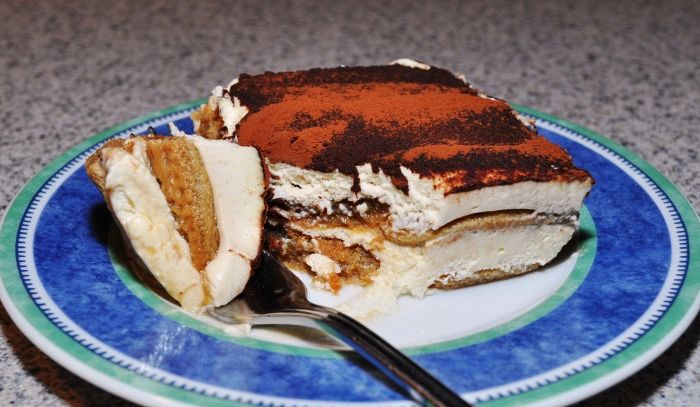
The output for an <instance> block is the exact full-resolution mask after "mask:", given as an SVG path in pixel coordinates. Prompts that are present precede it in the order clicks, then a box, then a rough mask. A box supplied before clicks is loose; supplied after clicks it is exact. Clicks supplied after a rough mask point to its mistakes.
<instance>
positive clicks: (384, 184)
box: [192, 59, 593, 315]
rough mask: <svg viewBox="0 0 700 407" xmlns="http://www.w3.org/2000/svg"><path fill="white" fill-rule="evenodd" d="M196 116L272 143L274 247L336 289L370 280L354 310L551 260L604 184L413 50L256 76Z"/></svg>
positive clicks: (259, 144) (223, 133)
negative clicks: (378, 59)
mask: <svg viewBox="0 0 700 407" xmlns="http://www.w3.org/2000/svg"><path fill="white" fill-rule="evenodd" d="M192 117H193V120H194V122H195V132H196V133H197V134H200V135H201V136H203V137H206V138H209V139H232V140H234V141H235V142H237V143H238V144H240V145H241V146H252V147H255V148H257V149H259V150H260V153H261V155H262V156H263V157H264V160H265V162H266V164H267V166H268V168H269V172H270V185H269V187H270V190H271V198H270V200H269V202H268V206H269V208H268V223H267V226H266V245H267V247H268V249H269V250H271V251H272V252H273V253H275V254H276V255H277V256H279V257H280V258H281V259H282V260H283V261H284V262H285V263H286V264H287V265H289V266H291V267H292V268H296V269H301V270H305V271H307V272H309V273H311V274H312V275H313V276H314V278H315V280H316V281H317V282H318V283H319V284H321V285H323V286H324V287H326V288H328V289H330V290H332V291H338V290H340V289H341V287H342V286H343V285H345V284H349V283H352V284H360V285H365V286H367V289H366V292H365V294H363V296H362V297H361V298H359V299H357V300H356V301H353V302H352V303H348V304H346V305H345V306H344V310H345V311H346V312H350V313H351V314H353V315H361V314H368V313H372V312H375V311H380V310H383V309H387V308H388V307H390V306H391V305H392V304H393V303H394V302H395V300H396V298H397V297H398V296H399V295H402V294H411V295H414V296H418V297H420V296H422V295H424V294H425V293H426V291H427V290H428V289H430V288H456V287H462V286H467V285H473V284H480V283H485V282H489V281H493V280H498V279H503V278H509V277H512V276H516V275H519V274H523V273H526V272H529V271H532V270H535V269H537V268H540V267H542V266H543V265H545V264H547V263H548V262H550V261H551V260H552V259H553V258H554V257H555V256H556V255H557V254H558V253H559V251H560V250H561V249H562V247H563V246H564V245H565V244H566V243H567V242H568V241H569V240H570V239H571V238H572V236H573V234H574V232H575V231H576V229H577V226H578V213H579V210H580V208H581V205H582V201H583V199H584V197H585V196H586V195H587V194H588V192H589V190H590V188H591V186H592V184H593V179H592V178H591V176H590V174H589V173H588V172H586V171H585V170H583V169H580V168H577V167H576V166H575V165H574V164H573V163H572V160H571V157H570V156H569V155H568V153H567V152H566V151H565V150H564V149H562V148H561V147H559V146H557V145H555V144H553V143H551V142H549V141H548V140H546V139H545V138H543V137H541V136H539V135H538V134H537V132H536V129H535V128H534V125H533V124H532V123H530V122H528V121H527V120H526V119H524V118H523V117H521V116H520V115H518V114H517V113H516V112H515V111H514V110H513V109H512V108H511V106H510V105H509V104H508V103H506V102H505V101H503V100H499V99H496V98H493V97H490V96H488V95H486V94H484V93H482V92H480V91H478V90H476V89H474V88H472V87H471V86H470V85H469V84H468V83H466V82H465V81H464V79H463V78H462V77H459V76H456V75H454V74H452V73H451V72H449V71H446V70H444V69H440V68H436V67H433V66H429V65H426V64H423V63H419V62H416V61H412V60H405V59H404V60H398V61H396V62H395V63H393V64H392V65H385V66H370V67H339V68H325V69H324V68H319V69H311V70H307V71H298V72H281V73H273V72H266V73H263V74H260V75H247V74H243V75H241V76H240V77H238V78H237V79H235V80H234V81H232V82H231V83H230V84H229V85H228V86H226V87H220V86H219V87H216V88H215V89H214V91H213V93H212V96H211V97H210V98H209V101H208V103H207V104H206V105H204V106H202V107H201V108H200V109H199V110H198V111H196V112H195V113H193V115H192Z"/></svg>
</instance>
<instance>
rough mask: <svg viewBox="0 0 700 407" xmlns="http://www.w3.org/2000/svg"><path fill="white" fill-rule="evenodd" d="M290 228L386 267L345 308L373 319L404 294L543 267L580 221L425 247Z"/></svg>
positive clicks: (466, 235) (446, 238) (459, 235)
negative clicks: (362, 252) (358, 250)
mask: <svg viewBox="0 0 700 407" xmlns="http://www.w3.org/2000/svg"><path fill="white" fill-rule="evenodd" d="M289 226H290V227H293V228H294V229H296V230H298V231H300V232H302V233H304V234H306V235H308V236H312V237H325V238H335V239H340V240H342V241H343V243H344V244H345V245H346V246H352V245H360V246H362V247H363V248H365V249H366V250H368V251H370V252H371V253H372V255H373V256H374V257H376V258H377V259H378V260H379V261H380V262H381V266H380V269H379V272H378V273H377V274H376V276H375V277H374V278H373V284H372V285H370V286H369V287H367V288H366V289H365V290H364V291H363V293H362V294H361V295H360V297H359V298H354V299H352V300H351V301H349V302H347V303H345V304H343V305H341V306H340V308H339V309H340V310H341V311H343V312H346V313H348V314H350V315H352V316H354V317H357V318H367V317H369V316H371V315H372V314H378V313H383V312H387V311H389V310H391V308H392V307H393V306H394V305H395V303H396V300H397V298H398V297H399V296H401V295H404V294H410V295H412V296H415V297H422V296H424V295H425V294H426V292H427V291H428V289H429V287H430V286H431V285H432V284H433V283H434V282H436V281H442V282H447V281H460V280H465V279H469V278H473V277H475V276H476V275H477V272H478V271H481V270H489V269H498V270H504V271H505V272H508V273H512V274H518V273H521V272H523V271H525V268H526V267H528V266H530V265H539V266H543V265H545V264H547V263H549V262H550V261H551V260H552V259H553V258H554V257H555V256H556V255H557V254H558V253H559V251H560V250H561V248H562V247H563V246H564V245H565V244H566V243H567V242H568V241H569V240H570V239H571V237H572V235H573V233H574V231H575V230H576V228H577V222H570V223H566V224H532V225H523V226H516V227H510V228H502V229H493V230H476V231H475V230H465V231H459V232H456V233H450V234H445V235H443V236H440V237H438V238H436V239H432V240H430V241H428V242H426V243H425V244H424V245H420V246H406V245H400V244H395V243H392V242H390V241H387V240H382V239H377V236H376V235H375V234H374V233H372V232H370V231H367V230H364V231H361V232H358V231H354V230H352V229H350V228H323V229H321V228H319V229H314V228H303V229H302V228H298V227H294V224H293V223H292V224H290V225H289ZM312 256H313V255H312ZM309 257H310V256H309ZM324 257H325V256H324ZM307 263H308V261H307ZM317 263H320V262H317ZM324 266H325V265H324ZM319 268H320V267H319ZM324 268H326V269H330V267H324ZM312 269H314V267H313V266H312Z"/></svg>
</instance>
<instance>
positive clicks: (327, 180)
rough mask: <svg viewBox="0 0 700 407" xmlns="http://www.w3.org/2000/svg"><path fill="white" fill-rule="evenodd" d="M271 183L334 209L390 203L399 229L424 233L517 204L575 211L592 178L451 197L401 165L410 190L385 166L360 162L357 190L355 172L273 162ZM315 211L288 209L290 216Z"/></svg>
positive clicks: (309, 203) (303, 202) (300, 200)
mask: <svg viewBox="0 0 700 407" xmlns="http://www.w3.org/2000/svg"><path fill="white" fill-rule="evenodd" d="M268 166H269V169H270V174H271V175H272V177H271V180H270V187H271V189H272V192H273V194H274V198H279V199H283V200H285V201H287V202H288V203H289V204H292V205H300V206H302V207H305V208H318V210H319V211H325V212H326V213H332V211H333V204H334V203H337V202H342V201H345V200H347V201H350V202H357V201H359V200H362V199H376V200H378V201H379V202H382V203H385V204H387V205H388V206H389V216H390V221H391V224H392V227H393V229H394V230H405V231H409V232H413V233H417V234H420V233H424V232H426V231H429V230H437V229H439V228H440V227H442V226H444V225H446V224H447V223H449V222H451V221H453V220H455V219H459V218H461V217H464V216H468V215H472V214H476V213H483V212H491V211H500V210H513V209H526V210H533V211H535V212H538V213H557V214H563V213H573V212H578V211H579V209H580V208H581V204H582V202H583V198H584V197H585V196H586V194H587V193H588V191H589V190H590V188H591V182H590V181H585V182H557V181H551V182H534V181H525V182H519V183H516V184H512V185H502V186H494V187H488V188H481V189H477V190H473V191H467V192H460V193H454V194H450V195H447V196H445V195H444V193H443V192H442V191H441V190H440V189H439V188H437V187H436V186H435V185H436V183H438V185H439V180H437V181H436V180H431V179H428V178H421V177H420V176H419V175H418V174H415V173H413V172H411V170H409V169H407V168H405V167H401V172H402V173H403V175H404V176H405V177H406V179H407V180H408V194H405V193H404V192H403V191H401V190H399V189H398V188H396V187H395V186H394V184H392V182H391V179H390V178H389V177H388V176H386V175H385V174H384V172H383V171H381V170H379V171H378V172H376V173H375V172H374V171H372V167H371V165H370V164H365V165H361V166H358V167H357V172H358V174H359V179H360V191H359V192H358V193H355V192H352V189H351V188H352V183H353V179H352V177H350V176H348V175H345V174H342V173H340V172H338V171H335V172H332V173H323V172H318V171H312V170H305V169H301V168H298V167H295V166H292V165H289V164H284V163H274V164H273V163H269V164H268ZM308 214H309V213H305V212H301V213H296V214H293V213H283V215H286V216H288V217H290V218H293V217H295V216H298V217H304V216H307V215H308Z"/></svg>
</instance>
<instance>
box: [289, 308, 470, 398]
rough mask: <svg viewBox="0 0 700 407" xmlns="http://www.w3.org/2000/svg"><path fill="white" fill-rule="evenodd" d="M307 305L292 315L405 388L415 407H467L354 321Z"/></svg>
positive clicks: (409, 360)
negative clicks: (308, 321)
mask: <svg viewBox="0 0 700 407" xmlns="http://www.w3.org/2000/svg"><path fill="white" fill-rule="evenodd" d="M308 305H309V306H308V307H305V308H302V309H295V310H294V311H292V312H294V313H298V312H300V311H301V313H302V314H304V315H305V316H306V317H310V318H312V319H314V320H315V321H316V323H317V324H319V325H320V326H321V328H322V329H324V330H325V331H327V332H328V333H330V334H331V335H333V336H334V337H335V338H337V339H339V340H340V341H342V342H344V343H345V344H347V345H348V346H350V347H351V348H353V349H354V350H355V351H356V352H357V353H358V354H360V355H361V356H362V357H364V358H365V359H366V360H367V361H369V362H370V363H372V364H373V365H374V366H375V367H377V368H378V369H379V370H381V371H382V372H383V373H384V374H385V375H387V376H388V377H389V378H390V379H392V380H393V381H394V382H396V383H397V384H398V385H400V386H401V387H402V388H404V389H405V390H406V391H407V392H408V393H409V394H410V396H411V398H413V399H414V400H415V401H417V402H418V403H420V404H424V405H426V404H427V405H434V406H437V407H451V406H469V403H467V402H466V401H464V400H463V399H462V398H461V397H460V396H459V395H457V394H456V393H454V392H453V391H452V390H450V389H449V388H447V386H445V385H444V384H442V383H441V382H440V381H439V380H437V379H436V378H435V377H434V376H433V375H431V374H430V373H428V372H427V371H426V370H425V369H423V368H422V367H420V366H419V365H418V364H416V363H415V362H413V361H412V360H411V359H409V358H408V357H407V356H406V355H404V354H403V353H401V352H400V351H399V350H398V349H396V348H395V347H393V346H392V345H390V344H389V343H388V342H387V341H385V340H384V339H382V338H381V337H380V336H379V335H377V334H375V333H374V332H372V331H371V330H369V329H368V328H367V327H365V326H364V325H362V324H361V323H359V322H357V321H356V320H355V319H353V318H351V317H349V316H347V315H345V314H343V313H342V312H339V311H337V310H334V309H332V308H327V307H322V306H319V305H316V304H311V303H309V304H308ZM290 311H291V310H290Z"/></svg>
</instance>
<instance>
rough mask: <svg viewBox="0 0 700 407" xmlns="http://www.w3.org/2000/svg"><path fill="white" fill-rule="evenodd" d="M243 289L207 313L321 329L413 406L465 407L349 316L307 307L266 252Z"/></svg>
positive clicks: (295, 284) (292, 279)
mask: <svg viewBox="0 0 700 407" xmlns="http://www.w3.org/2000/svg"><path fill="white" fill-rule="evenodd" d="M261 257H262V259H261V262H260V266H259V267H258V269H257V270H256V272H255V273H253V275H252V276H251V279H250V281H248V284H247V285H246V288H245V290H243V292H242V293H241V294H240V295H239V296H238V297H236V298H235V299H234V300H233V301H231V302H230V303H228V304H226V305H224V306H221V307H218V308H210V309H209V310H208V313H209V314H210V315H211V316H212V317H214V318H216V319H217V320H219V321H221V322H225V323H236V324H240V323H248V324H251V325H298V326H307V327H309V326H310V327H314V328H319V327H320V328H321V329H322V330H323V331H325V332H326V333H328V334H330V335H332V336H333V337H335V339H337V340H340V341H341V342H344V343H345V344H347V345H348V346H350V347H351V348H352V349H353V350H355V352H357V353H358V354H359V355H360V356H362V357H363V358H365V359H366V360H367V361H368V362H370V363H371V364H373V365H374V366H375V367H377V368H378V369H379V370H380V371H381V372H383V373H384V374H385V375H386V376H387V377H388V378H390V379H391V380H393V381H394V382H396V383H397V384H398V385H399V386H400V387H401V388H403V389H404V390H405V391H406V392H407V393H408V394H409V395H410V397H411V398H412V399H413V400H415V401H416V402H418V403H420V404H424V405H434V406H439V407H442V406H469V404H468V403H467V402H466V401H464V400H463V399H462V398H461V397H460V396H459V395H457V394H456V393H454V392H453V391H452V390H450V389H449V388H448V387H447V386H445V385H444V384H442V383H441V382H440V381H438V380H437V379H436V378H435V377H434V376H432V375H431V374H430V373H428V372H427V371H425V370H424V369H423V368H422V367H420V366H419V365H417V364H416V363H415V362H413V361H412V360H411V359H409V358H408V357H407V356H405V355H404V354H403V353H401V352H400V351H399V350H397V349H396V348H394V347H393V346H392V345H390V344H389V343H388V342H386V341H385V340H384V339H382V338H381V337H379V336H378V335H377V334H375V333H374V332H372V331H371V330H370V329H368V328H367V327H365V326H364V325H362V324H360V323H359V322H357V321H356V320H354V319H352V318H350V317H349V316H347V315H345V314H343V313H341V312H339V311H337V310H335V309H333V308H328V307H323V306H320V305H317V304H313V303H311V302H309V301H308V300H307V298H306V287H305V286H304V284H303V283H302V282H301V280H299V278H298V277H297V276H295V275H294V273H292V272H291V271H290V270H289V269H288V268H287V267H285V266H284V265H283V264H282V263H281V262H279V261H278V260H277V259H276V258H275V257H274V256H272V255H271V254H270V253H268V252H267V251H263V253H262V256H261Z"/></svg>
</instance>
